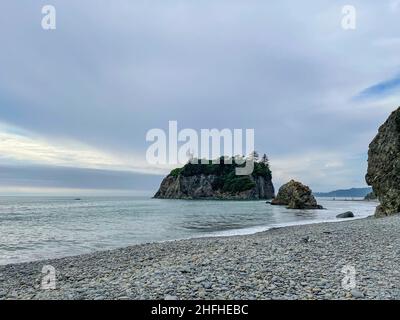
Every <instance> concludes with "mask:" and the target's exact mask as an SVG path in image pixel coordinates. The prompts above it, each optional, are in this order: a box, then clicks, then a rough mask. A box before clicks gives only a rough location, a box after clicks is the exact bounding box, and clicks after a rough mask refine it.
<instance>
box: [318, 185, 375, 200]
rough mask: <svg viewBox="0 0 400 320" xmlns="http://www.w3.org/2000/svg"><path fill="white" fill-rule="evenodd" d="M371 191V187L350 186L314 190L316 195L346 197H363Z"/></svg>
mask: <svg viewBox="0 0 400 320" xmlns="http://www.w3.org/2000/svg"><path fill="white" fill-rule="evenodd" d="M370 192H372V188H371V187H366V188H351V189H341V190H334V191H331V192H314V195H315V196H316V197H330V198H331V197H347V198H351V197H352V198H364V197H365V196H366V195H367V194H369V193H370Z"/></svg>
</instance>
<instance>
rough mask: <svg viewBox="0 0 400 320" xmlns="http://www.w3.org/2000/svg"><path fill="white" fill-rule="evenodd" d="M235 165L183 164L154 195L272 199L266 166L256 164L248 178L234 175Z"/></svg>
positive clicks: (160, 196) (176, 197)
mask: <svg viewBox="0 0 400 320" xmlns="http://www.w3.org/2000/svg"><path fill="white" fill-rule="evenodd" d="M234 169H235V165H229V164H224V163H221V164H208V165H207V164H206V165H202V164H186V165H185V166H184V167H183V168H179V169H175V170H172V171H171V173H170V174H169V175H168V176H167V177H165V178H164V179H163V181H162V182H161V185H160V188H159V190H158V191H157V193H156V194H155V195H154V198H159V199H220V200H259V199H272V198H273V197H274V186H273V184H272V176H271V172H270V170H269V167H268V165H267V164H260V163H257V164H256V166H255V169H254V171H253V173H252V174H251V175H249V176H236V175H235V171H234Z"/></svg>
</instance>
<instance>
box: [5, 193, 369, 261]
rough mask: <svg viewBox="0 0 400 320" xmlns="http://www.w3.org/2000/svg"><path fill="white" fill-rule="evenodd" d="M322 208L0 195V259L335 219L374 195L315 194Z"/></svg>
mask: <svg viewBox="0 0 400 320" xmlns="http://www.w3.org/2000/svg"><path fill="white" fill-rule="evenodd" d="M319 203H320V204H322V205H323V206H324V207H325V208H326V210H288V209H286V208H284V207H277V206H271V205H269V204H266V203H265V201H205V200H202V201H187V200H159V199H150V198H128V197H110V198H105V197H87V198H82V199H81V200H75V199H73V198H71V197H0V264H8V263H17V262H25V261H33V260H39V259H47V258H57V257H63V256H69V255H77V254H82V253H89V252H93V251H97V250H107V249H114V248H120V247H125V246H128V245H134V244H139V243H148V242H157V241H167V240H175V239H184V238H195V237H205V236H227V235H241V234H251V233H255V232H259V231H264V230H267V229H270V228H272V227H280V226H289V225H296V224H308V223H316V222H323V221H338V219H336V215H337V214H339V213H342V212H345V211H348V210H350V211H353V212H354V214H355V215H356V218H362V217H366V216H369V215H372V214H373V212H374V210H375V207H376V203H375V202H365V201H342V200H336V201H332V200H328V199H319Z"/></svg>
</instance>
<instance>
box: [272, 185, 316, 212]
mask: <svg viewBox="0 0 400 320" xmlns="http://www.w3.org/2000/svg"><path fill="white" fill-rule="evenodd" d="M271 204H272V205H278V206H286V207H287V208H288V209H323V208H322V206H320V205H319V204H318V203H317V200H315V198H314V196H313V195H312V191H311V189H310V188H309V187H308V186H305V185H304V184H302V183H301V182H298V181H294V180H291V181H289V182H288V183H286V184H284V185H283V186H282V187H280V189H279V191H278V195H277V196H276V198H275V199H274V200H272V202H271Z"/></svg>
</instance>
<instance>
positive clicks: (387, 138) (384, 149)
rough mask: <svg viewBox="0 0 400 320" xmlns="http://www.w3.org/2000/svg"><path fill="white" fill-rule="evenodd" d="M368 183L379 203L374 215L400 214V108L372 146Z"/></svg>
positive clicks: (390, 117)
mask: <svg viewBox="0 0 400 320" xmlns="http://www.w3.org/2000/svg"><path fill="white" fill-rule="evenodd" d="M365 180H366V181H367V183H368V184H369V185H370V186H372V189H373V192H374V193H375V195H376V197H377V198H378V199H379V202H380V205H379V206H378V207H377V208H376V211H375V216H388V215H392V214H395V213H398V212H400V108H398V109H397V110H395V111H393V112H392V114H391V115H390V116H389V118H388V119H387V120H386V122H385V123H384V124H383V125H382V126H381V127H380V128H379V131H378V134H377V135H376V137H375V138H374V140H373V141H372V142H371V143H370V145H369V150H368V172H367V175H366V177H365Z"/></svg>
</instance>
